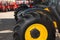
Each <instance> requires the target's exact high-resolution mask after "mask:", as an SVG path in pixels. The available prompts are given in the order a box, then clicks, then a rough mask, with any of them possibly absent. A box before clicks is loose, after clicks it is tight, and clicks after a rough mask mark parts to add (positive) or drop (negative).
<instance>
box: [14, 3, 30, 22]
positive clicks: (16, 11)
mask: <svg viewBox="0 0 60 40" xmlns="http://www.w3.org/2000/svg"><path fill="white" fill-rule="evenodd" d="M28 8H29V7H28V6H27V5H26V4H21V5H20V7H18V8H16V9H15V12H14V16H15V20H16V21H17V20H18V18H17V14H18V12H20V11H21V12H22V11H24V10H26V9H28Z"/></svg>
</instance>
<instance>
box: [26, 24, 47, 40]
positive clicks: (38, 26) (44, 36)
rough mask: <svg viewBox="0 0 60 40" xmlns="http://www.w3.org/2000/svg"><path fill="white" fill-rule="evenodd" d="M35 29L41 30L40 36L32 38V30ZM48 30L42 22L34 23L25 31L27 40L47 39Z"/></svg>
mask: <svg viewBox="0 0 60 40" xmlns="http://www.w3.org/2000/svg"><path fill="white" fill-rule="evenodd" d="M33 29H37V30H39V32H40V36H39V37H38V38H32V37H31V35H30V31H31V30H33ZM47 37H48V31H47V29H46V27H45V26H44V25H42V24H37V23H36V24H32V25H31V26H29V27H28V28H27V30H26V32H25V40H47Z"/></svg>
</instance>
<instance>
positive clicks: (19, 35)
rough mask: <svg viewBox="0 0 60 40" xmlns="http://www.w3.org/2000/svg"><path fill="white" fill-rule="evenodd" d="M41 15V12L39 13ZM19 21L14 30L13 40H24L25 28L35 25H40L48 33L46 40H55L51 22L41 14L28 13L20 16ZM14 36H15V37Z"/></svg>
mask: <svg viewBox="0 0 60 40" xmlns="http://www.w3.org/2000/svg"><path fill="white" fill-rule="evenodd" d="M41 13H42V12H41ZM21 17H22V18H21V20H22V21H20V22H19V23H18V24H17V25H16V27H15V28H14V36H13V37H14V39H15V40H25V37H24V36H25V32H26V30H27V28H28V27H29V26H30V25H32V24H35V23H39V24H42V25H44V26H45V27H46V29H47V31H48V38H47V39H46V40H55V28H54V25H53V23H52V21H51V20H50V19H49V18H48V17H47V16H46V15H43V14H39V13H36V12H32V13H31V12H29V13H28V14H24V16H23V15H22V16H21ZM15 35H16V36H15Z"/></svg>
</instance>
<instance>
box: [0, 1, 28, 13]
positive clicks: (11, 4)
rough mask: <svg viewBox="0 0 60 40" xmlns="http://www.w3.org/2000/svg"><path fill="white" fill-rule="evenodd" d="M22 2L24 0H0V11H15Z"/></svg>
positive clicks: (26, 2)
mask: <svg viewBox="0 0 60 40" xmlns="http://www.w3.org/2000/svg"><path fill="white" fill-rule="evenodd" d="M22 3H23V1H22V0H0V12H7V11H14V10H15V9H16V8H17V7H19V5H20V4H22ZM28 3H29V1H28V0H26V1H25V4H28Z"/></svg>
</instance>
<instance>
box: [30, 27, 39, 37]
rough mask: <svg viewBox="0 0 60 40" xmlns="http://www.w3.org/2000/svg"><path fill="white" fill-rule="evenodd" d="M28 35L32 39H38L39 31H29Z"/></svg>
mask: <svg viewBox="0 0 60 40" xmlns="http://www.w3.org/2000/svg"><path fill="white" fill-rule="evenodd" d="M30 34H31V37H32V38H38V37H39V36H40V32H39V30H37V29H36V28H35V29H33V30H31V31H30Z"/></svg>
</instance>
